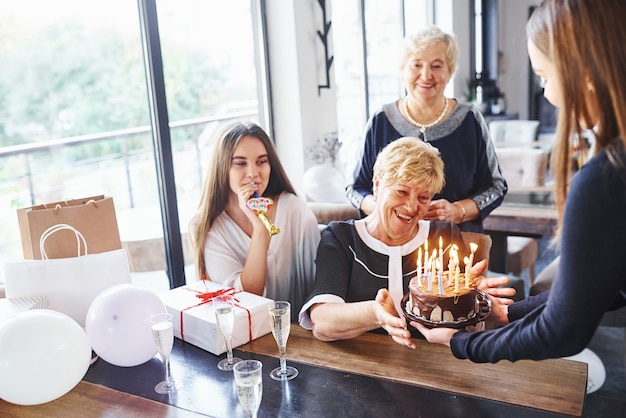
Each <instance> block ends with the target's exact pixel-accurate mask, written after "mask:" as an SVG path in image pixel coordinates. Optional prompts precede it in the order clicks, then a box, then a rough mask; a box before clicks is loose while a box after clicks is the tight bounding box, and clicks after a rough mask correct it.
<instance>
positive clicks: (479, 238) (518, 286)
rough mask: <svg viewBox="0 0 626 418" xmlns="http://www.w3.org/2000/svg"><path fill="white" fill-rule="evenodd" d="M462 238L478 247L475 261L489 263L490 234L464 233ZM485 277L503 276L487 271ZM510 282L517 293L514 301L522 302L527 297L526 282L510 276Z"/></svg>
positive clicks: (510, 285)
mask: <svg viewBox="0 0 626 418" xmlns="http://www.w3.org/2000/svg"><path fill="white" fill-rule="evenodd" d="M461 237H462V238H463V241H464V242H465V243H467V244H469V243H470V242H473V243H475V244H477V245H478V249H477V250H476V253H475V254H474V260H476V261H481V260H487V261H489V251H490V250H491V244H492V241H491V236H489V235H488V234H481V233H479V232H465V231H462V232H461ZM485 276H487V277H497V276H502V274H500V273H495V272H492V271H489V270H487V272H486V274H485ZM509 280H510V283H509V285H508V287H512V288H514V289H515V292H516V293H515V296H514V297H513V300H515V301H519V300H522V299H523V298H524V296H525V286H524V281H523V280H522V279H520V278H519V277H512V276H509Z"/></svg>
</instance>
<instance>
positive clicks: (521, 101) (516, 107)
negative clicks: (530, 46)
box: [498, 0, 539, 119]
mask: <svg viewBox="0 0 626 418" xmlns="http://www.w3.org/2000/svg"><path fill="white" fill-rule="evenodd" d="M538 3H539V1H538V0H516V1H510V0H500V2H499V3H498V8H499V16H500V22H499V32H500V33H499V38H500V50H501V51H502V53H503V55H502V58H501V60H500V88H501V89H502V90H503V91H504V92H505V94H506V100H507V113H518V114H519V118H520V119H528V117H529V115H528V78H529V76H530V66H529V62H528V53H527V51H526V29H525V27H526V21H527V20H528V8H529V7H530V6H536V5H538Z"/></svg>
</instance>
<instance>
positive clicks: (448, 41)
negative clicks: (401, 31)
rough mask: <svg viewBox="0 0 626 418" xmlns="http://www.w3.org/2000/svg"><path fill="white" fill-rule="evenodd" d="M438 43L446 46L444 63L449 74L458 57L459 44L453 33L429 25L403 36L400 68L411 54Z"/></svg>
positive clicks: (453, 69)
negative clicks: (426, 27)
mask: <svg viewBox="0 0 626 418" xmlns="http://www.w3.org/2000/svg"><path fill="white" fill-rule="evenodd" d="M440 43H443V44H444V45H445V46H446V59H447V63H446V64H448V68H449V69H450V74H454V72H455V71H456V64H457V61H458V59H459V45H458V44H457V42H456V37H455V36H454V35H453V34H451V33H446V32H444V31H442V30H441V29H439V28H438V27H437V26H431V27H430V28H428V29H424V30H421V31H419V32H415V33H413V34H410V35H407V36H406V37H405V38H404V41H403V42H402V51H401V54H400V69H402V68H404V66H405V65H406V63H407V62H408V60H409V58H410V57H411V56H412V55H415V54H417V53H418V52H421V51H423V50H425V49H426V48H430V47H432V46H435V45H438V44H440Z"/></svg>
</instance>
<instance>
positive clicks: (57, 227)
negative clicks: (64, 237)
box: [39, 224, 88, 260]
mask: <svg viewBox="0 0 626 418" xmlns="http://www.w3.org/2000/svg"><path fill="white" fill-rule="evenodd" d="M64 229H67V230H70V231H72V232H74V235H75V236H76V254H77V256H78V257H80V243H81V241H82V243H83V246H84V247H85V255H87V254H88V251H87V241H86V240H85V237H84V236H83V234H81V233H80V231H79V230H78V229H76V228H74V227H73V226H72V225H68V224H56V225H52V226H51V227H50V228H48V229H46V230H45V231H44V232H43V234H41V238H40V240H39V251H41V258H42V260H47V259H48V254H47V253H46V248H45V244H46V240H47V239H48V237H50V235H52V234H54V233H55V232H58V231H61V230H64Z"/></svg>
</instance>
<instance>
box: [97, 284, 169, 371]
mask: <svg viewBox="0 0 626 418" xmlns="http://www.w3.org/2000/svg"><path fill="white" fill-rule="evenodd" d="M160 312H166V309H165V305H164V304H163V302H162V301H161V299H160V298H159V297H158V296H157V295H156V294H155V293H154V292H151V291H149V290H147V289H144V288H142V287H139V286H136V285H132V284H120V285H115V286H112V287H110V288H108V289H106V290H104V291H103V292H102V293H100V294H99V295H98V296H96V298H95V299H94V301H93V302H92V303H91V305H90V306H89V310H88V311H87V318H86V319H85V329H86V331H87V336H88V337H89V341H90V342H91V346H92V347H93V350H94V351H95V352H96V354H98V356H100V357H101V358H102V359H103V360H105V361H106V362H108V363H111V364H113V365H115V366H122V367H132V366H138V365H140V364H143V363H145V362H147V361H148V360H150V359H151V358H152V357H154V356H155V354H156V353H157V349H156V346H155V345H154V342H153V341H152V331H151V330H150V315H152V314H155V313H160Z"/></svg>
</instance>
